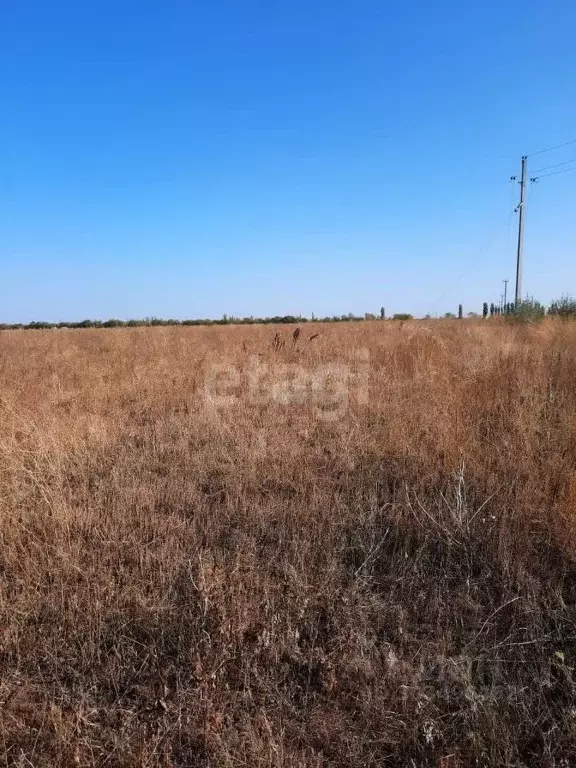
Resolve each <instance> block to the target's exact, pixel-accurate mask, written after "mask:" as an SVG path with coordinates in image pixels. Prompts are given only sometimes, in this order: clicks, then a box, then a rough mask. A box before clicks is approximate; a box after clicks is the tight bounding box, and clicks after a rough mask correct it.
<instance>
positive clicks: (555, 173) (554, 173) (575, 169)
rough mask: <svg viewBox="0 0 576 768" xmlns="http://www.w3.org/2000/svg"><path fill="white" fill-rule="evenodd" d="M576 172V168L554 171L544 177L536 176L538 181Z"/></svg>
mask: <svg viewBox="0 0 576 768" xmlns="http://www.w3.org/2000/svg"><path fill="white" fill-rule="evenodd" d="M572 171H576V168H564V170H563V171H552V173H545V174H544V175H543V176H536V180H537V181H538V180H539V179H547V178H548V177H549V176H558V175H559V174H560V173H571V172H572Z"/></svg>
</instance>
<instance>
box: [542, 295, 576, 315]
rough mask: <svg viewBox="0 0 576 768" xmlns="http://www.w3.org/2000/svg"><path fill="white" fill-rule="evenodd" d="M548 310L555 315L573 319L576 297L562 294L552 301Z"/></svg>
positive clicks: (575, 311)
mask: <svg viewBox="0 0 576 768" xmlns="http://www.w3.org/2000/svg"><path fill="white" fill-rule="evenodd" d="M548 312H549V313H550V314H551V315H555V316H557V317H563V318H566V319H573V318H575V317H576V299H574V298H572V296H562V297H561V298H560V299H556V300H555V301H553V302H552V304H551V305H550V309H549V310H548Z"/></svg>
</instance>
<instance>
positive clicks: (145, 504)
mask: <svg viewBox="0 0 576 768" xmlns="http://www.w3.org/2000/svg"><path fill="white" fill-rule="evenodd" d="M292 330H293V329H292V328H286V327H282V328H275V327H265V326H253V327H223V328H193V329H187V328H144V329H119V330H78V331H27V332H18V331H14V332H4V333H1V334H0V516H1V527H0V766H20V767H22V768H24V766H35V767H37V768H40V767H42V768H44V767H46V766H64V767H66V766H109V767H111V768H112V767H113V766H123V767H126V768H128V766H133V767H134V768H136V767H137V766H139V767H143V768H152V766H154V767H158V768H160V767H162V768H193V767H194V766H211V767H214V768H216V767H218V768H220V767H221V766H222V767H226V768H228V767H229V768H233V767H234V768H235V767H236V766H245V767H246V768H252V767H254V768H257V767H259V766H262V767H264V766H266V767H267V768H268V767H269V768H273V767H274V768H276V767H278V768H280V767H282V768H296V767H297V766H299V767H301V768H312V767H314V768H320V766H334V767H336V766H337V767H338V768H344V767H345V766H346V767H349V768H352V767H354V768H355V767H356V766H358V767H360V766H362V767H364V766H366V767H368V766H413V767H415V768H420V767H421V766H433V767H434V768H468V766H510V767H512V766H513V767H514V768H520V767H521V766H534V767H536V766H538V768H547V767H550V768H552V767H558V768H559V767H560V766H569V765H574V764H576V700H575V695H576V672H575V667H576V565H575V560H574V557H575V554H576V516H575V511H576V507H575V505H576V324H573V323H563V322H560V321H557V322H554V321H553V320H552V319H549V320H546V321H545V322H543V323H542V324H539V325H513V324H509V323H508V324H507V323H505V322H501V321H498V320H495V321H486V322H484V323H483V322H482V321H464V322H461V323H458V322H457V321H453V322H452V321H437V322H434V321H431V322H428V323H427V322H414V323H411V322H409V323H405V324H400V323H393V322H386V323H380V322H364V323H349V324H342V325H338V326H336V325H318V324H309V325H307V326H304V327H303V328H302V332H301V334H300V337H299V338H298V339H297V341H296V342H294V341H293V339H292V335H291V334H292ZM276 331H278V334H279V336H278V337H276V339H275V333H276ZM313 334H319V336H318V337H317V338H315V339H313V340H310V336H311V335H313Z"/></svg>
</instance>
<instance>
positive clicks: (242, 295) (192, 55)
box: [0, 0, 576, 322]
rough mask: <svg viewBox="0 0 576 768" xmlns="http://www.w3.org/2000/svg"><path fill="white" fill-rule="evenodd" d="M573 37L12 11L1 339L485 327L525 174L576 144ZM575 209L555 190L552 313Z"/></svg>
mask: <svg viewBox="0 0 576 768" xmlns="http://www.w3.org/2000/svg"><path fill="white" fill-rule="evenodd" d="M575 29H576V5H575V4H574V3H573V2H572V1H571V0H561V1H560V0H558V1H554V0H552V2H550V3H547V4H544V3H542V2H541V1H540V0H524V2H520V0H498V2H497V1H496V0H486V1H485V2H483V3H463V2H455V1H453V0H437V2H424V0H403V2H399V1H398V2H385V1H384V0H379V1H377V0H354V2H352V0H340V1H339V2H338V1H335V0H332V2H327V0H307V2H304V1H303V0H292V1H291V2H287V1H286V0H266V2H264V0H228V1H227V2H225V1H224V0H211V2H174V1H170V0H168V1H166V0H165V1H164V2H162V3H161V2H159V1H156V2H151V1H147V0H139V1H138V2H134V1H133V0H123V1H122V2H120V3H119V2H114V3H112V2H110V1H109V0H102V2H99V3H79V2H77V1H76V2H61V1H60V0H54V1H53V2H51V3H46V2H39V0H33V1H32V0H19V1H18V2H16V0H7V2H5V3H4V4H3V6H2V11H1V16H0V94H1V107H0V110H1V112H0V118H1V119H0V262H1V266H2V273H1V274H2V280H1V283H0V320H2V321H9V322H19V321H28V320H32V319H42V320H64V319H70V320H75V319H82V318H85V317H97V318H106V317H120V318H127V317H143V316H150V315H156V316H162V317H168V316H171V317H179V318H184V317H218V316H221V315H222V314H224V313H226V314H228V315H258V316H260V315H269V314H286V313H303V314H310V313H312V312H314V313H316V315H321V314H333V313H338V314H341V313H346V312H362V313H363V312H365V311H375V312H376V311H378V310H379V308H380V306H382V305H384V306H385V307H386V309H387V311H388V312H396V311H408V312H414V313H416V314H418V315H422V314H425V313H427V312H430V313H432V314H434V313H436V312H438V313H443V312H445V311H447V310H452V311H455V307H456V306H457V304H458V303H459V302H462V303H463V304H464V308H465V311H468V310H478V309H479V308H480V307H481V303H482V301H484V300H486V301H492V300H497V299H498V297H499V294H500V290H501V280H502V278H505V277H509V278H510V280H511V283H510V285H512V283H513V278H514V268H515V267H514V262H515V227H516V217H515V215H512V216H511V215H510V214H511V211H512V209H513V207H514V202H515V196H516V195H517V192H518V190H517V189H513V186H514V185H512V184H511V183H510V182H509V177H510V175H511V174H513V173H518V172H519V165H520V156H521V154H523V153H529V154H530V153H532V152H535V151H537V150H540V149H543V148H547V147H549V146H553V145H556V144H561V143H564V142H567V141H570V140H572V139H576V46H575V45H574V30H575ZM573 158H576V144H574V145H573V146H571V147H570V146H569V147H566V148H564V149H562V150H556V151H554V152H549V153H545V154H542V155H537V156H535V157H531V158H530V161H529V163H530V165H529V169H530V171H533V170H536V169H537V168H540V167H543V166H548V165H552V164H555V163H560V162H564V161H568V160H571V159H573ZM574 166H576V163H575V164H574ZM570 167H571V166H570V165H569V166H566V168H570ZM575 200H576V172H575V173H564V174H558V175H556V176H551V177H549V178H547V179H543V180H542V181H541V182H540V183H539V184H537V185H534V187H533V189H532V190H531V196H530V200H529V206H528V210H527V226H526V265H525V289H526V292H528V293H531V294H534V295H535V296H537V297H538V298H540V299H542V300H544V301H548V300H550V299H551V298H553V297H555V296H558V295H560V294H562V293H564V292H574V293H576V260H575V259H574V243H575V236H576V216H575V213H576V206H575Z"/></svg>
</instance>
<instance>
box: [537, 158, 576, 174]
mask: <svg viewBox="0 0 576 768" xmlns="http://www.w3.org/2000/svg"><path fill="white" fill-rule="evenodd" d="M570 163H576V157H574V158H573V159H572V160H565V161H564V162H563V163H556V165H545V166H544V168H538V169H537V170H536V171H533V173H542V171H549V170H550V169H551V168H560V167H561V166H563V165H570Z"/></svg>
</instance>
